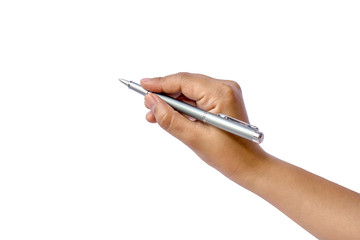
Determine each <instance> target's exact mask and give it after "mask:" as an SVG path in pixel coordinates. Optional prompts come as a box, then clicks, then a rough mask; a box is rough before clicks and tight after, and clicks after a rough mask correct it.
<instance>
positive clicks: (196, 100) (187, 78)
mask: <svg viewBox="0 0 360 240" xmlns="http://www.w3.org/2000/svg"><path fill="white" fill-rule="evenodd" d="M141 85H142V86H143V87H144V88H145V89H147V90H149V91H152V92H163V93H166V94H168V95H171V96H173V97H177V98H178V99H180V100H182V101H185V102H187V103H190V104H192V105H194V106H197V107H198V108H201V109H203V110H205V111H210V112H212V113H214V114H217V113H223V114H226V115H229V116H232V117H235V118H238V119H240V120H242V121H245V122H248V117H247V114H246V109H245V105H244V102H243V99H242V93H241V89H240V86H239V85H238V84H237V83H236V82H233V81H226V80H218V79H214V78H211V77H208V76H204V75H201V74H190V73H178V74H173V75H169V76H166V77H159V78H151V79H149V78H146V79H142V81H141ZM145 106H146V107H147V108H148V109H150V112H148V113H147V115H146V119H147V121H149V122H151V123H158V124H159V125H160V126H161V127H162V128H163V129H165V130H166V131H167V132H169V133H170V134H172V135H173V136H174V137H176V138H178V139H179V140H181V141H182V142H183V143H184V144H186V145H187V146H189V147H190V148H191V149H192V150H193V151H194V152H195V153H196V154H197V155H198V156H199V157H200V158H201V159H202V160H204V161H205V162H206V163H208V164H209V165H210V166H212V167H214V168H216V169H217V170H218V171H220V172H221V173H223V174H224V175H225V176H226V177H228V178H229V179H231V180H233V181H234V182H236V183H238V184H239V185H240V186H242V187H244V188H246V189H248V190H249V191H252V192H254V193H255V194H257V195H258V196H260V197H262V198H263V199H265V200H266V201H268V202H269V203H271V204H272V205H274V206H275V207H276V208H278V209H279V210H280V211H282V212H283V213H284V214H286V215H287V216H288V217H289V218H291V219H292V220H294V221H295V222H297V223H298V224H299V225H300V226H302V227H303V228H304V229H306V230H307V231H308V232H310V233H311V234H313V235H314V236H315V237H317V238H319V239H360V194H359V193H356V192H354V191H351V190H349V189H347V188H344V187H342V186H340V185H337V184H335V183H333V182H331V181H328V180H326V179H324V178H321V177H319V176H317V175H315V174H312V173H310V172H308V171H306V170H304V169H301V168H299V167H296V166H294V165H291V164H289V163H287V162H284V161H282V160H280V159H278V158H276V157H274V156H272V155H270V154H268V153H267V152H265V151H264V150H263V149H262V148H261V147H260V146H259V145H258V144H256V143H252V142H250V141H248V140H245V139H243V138H241V137H237V136H235V135H232V134H230V133H227V132H225V131H222V130H219V129H217V128H215V127H212V126H209V125H207V124H204V123H202V122H199V121H192V120H191V119H189V118H188V117H186V116H184V115H182V114H180V113H178V112H176V111H175V110H173V109H172V108H171V107H170V106H169V105H167V104H166V103H165V102H164V101H162V100H161V99H160V98H159V97H158V96H156V95H155V94H151V93H149V94H147V95H146V96H145Z"/></svg>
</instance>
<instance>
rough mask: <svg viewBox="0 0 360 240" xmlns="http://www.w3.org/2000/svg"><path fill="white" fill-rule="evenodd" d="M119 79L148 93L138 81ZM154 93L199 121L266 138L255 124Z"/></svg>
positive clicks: (248, 136)
mask: <svg viewBox="0 0 360 240" xmlns="http://www.w3.org/2000/svg"><path fill="white" fill-rule="evenodd" d="M119 80H120V82H122V83H123V84H125V85H126V86H128V88H129V89H131V90H134V91H135V92H137V93H140V94H141V95H144V96H145V95H146V94H147V93H148V91H147V90H145V89H144V88H142V87H141V85H139V84H137V83H134V82H132V81H128V80H125V79H119ZM154 94H156V95H158V96H159V97H160V98H161V99H162V100H164V101H165V102H166V103H167V104H169V105H170V106H171V107H172V108H174V109H175V110H177V111H179V112H181V113H183V114H186V115H188V116H190V117H193V118H195V119H197V120H199V121H202V122H204V123H208V124H210V125H213V126H215V127H218V128H220V129H222V130H224V131H227V132H230V133H232V134H235V135H237V136H240V137H243V138H246V139H248V140H251V141H253V142H256V143H261V142H262V141H263V139H264V134H263V133H261V132H259V129H258V128H257V127H255V126H253V125H250V124H248V123H245V122H242V121H240V120H237V119H234V118H231V117H228V116H226V115H223V114H218V115H215V114H213V113H210V112H206V111H204V110H201V109H198V108H196V107H194V106H191V105H189V104H187V103H184V102H181V101H178V100H176V99H174V98H171V97H169V96H166V95H163V94H160V93H154Z"/></svg>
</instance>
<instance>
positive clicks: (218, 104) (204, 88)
mask: <svg viewBox="0 0 360 240" xmlns="http://www.w3.org/2000/svg"><path fill="white" fill-rule="evenodd" d="M120 81H121V82H122V83H124V84H125V85H127V86H128V87H129V88H130V89H132V90H134V91H136V92H138V93H140V94H142V95H145V106H146V107H147V108H148V109H150V112H149V113H148V114H147V115H146V119H147V120H148V121H149V122H151V123H156V122H157V123H158V124H159V125H160V126H161V127H162V128H163V129H165V130H166V131H167V132H169V133H170V134H172V135H173V136H175V137H176V138H178V139H180V140H181V141H182V142H184V143H185V144H186V145H188V146H189V147H190V148H191V149H192V150H194V151H195V152H196V153H197V154H198V155H199V156H200V157H201V158H202V159H203V160H205V161H206V162H207V163H208V164H210V165H211V166H213V167H215V168H217V169H218V170H220V171H221V172H222V173H223V174H225V175H227V176H230V175H232V174H233V171H234V170H235V169H239V168H241V167H242V164H244V162H243V161H242V160H240V161H239V158H240V159H244V161H245V162H246V160H245V159H249V157H250V155H254V153H255V152H256V154H262V153H263V151H262V149H261V148H260V147H259V146H257V145H258V144H255V143H260V142H261V141H262V139H263V134H262V133H261V132H259V130H258V129H257V128H256V127H255V126H253V125H250V124H248V121H249V120H248V117H247V114H246V110H245V106H244V103H243V100H242V96H241V89H240V87H239V85H238V84H237V83H236V82H234V81H226V80H218V79H214V78H210V77H207V76H204V75H200V74H190V73H178V74H174V75H170V76H166V77H162V78H151V79H150V78H146V79H142V80H141V85H142V86H140V85H138V84H136V83H133V82H129V81H126V80H124V79H120ZM154 93H156V94H154ZM158 93H163V94H158ZM165 94H166V95H165ZM168 95H170V96H171V97H173V98H169V97H168ZM174 98H176V100H175V101H174ZM163 100H165V101H166V102H165V101H163ZM177 100H179V101H180V102H179V101H177ZM183 102H185V103H187V104H183ZM169 105H171V106H172V107H170V106H169ZM189 105H190V106H189ZM173 108H175V109H176V110H177V111H176V110H174V109H173ZM179 112H180V113H179ZM181 113H182V114H181ZM184 114H186V115H184ZM189 116H190V117H189ZM228 116H231V117H228ZM189 119H190V120H189ZM194 119H197V120H199V121H194ZM214 126H215V127H214ZM224 130H225V131H224ZM249 140H250V141H249ZM254 142H255V143H254ZM239 144H241V146H242V147H241V148H238V147H235V146H237V145H239ZM232 146H233V147H232ZM229 149H232V150H231V151H229ZM228 155H229V156H228ZM251 158H252V157H251ZM224 163H225V164H224ZM245 165H246V163H245Z"/></svg>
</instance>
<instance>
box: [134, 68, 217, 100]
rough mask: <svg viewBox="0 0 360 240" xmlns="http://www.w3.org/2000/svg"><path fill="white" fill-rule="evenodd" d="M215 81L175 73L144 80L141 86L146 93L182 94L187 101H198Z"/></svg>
mask: <svg viewBox="0 0 360 240" xmlns="http://www.w3.org/2000/svg"><path fill="white" fill-rule="evenodd" d="M215 82H216V80H215V79H214V78H211V77H208V76H205V75H202V74H193V73H183V72H182V73H176V74H172V75H168V76H165V77H156V78H145V79H142V80H141V82H140V83H141V85H142V86H143V87H144V88H145V89H146V90H148V91H151V92H157V93H161V92H163V93H166V94H177V93H182V94H183V95H184V96H186V97H187V98H189V99H192V100H194V101H199V100H201V99H202V98H204V97H205V96H206V95H207V94H209V93H208V92H209V91H210V89H212V85H214V83H215Z"/></svg>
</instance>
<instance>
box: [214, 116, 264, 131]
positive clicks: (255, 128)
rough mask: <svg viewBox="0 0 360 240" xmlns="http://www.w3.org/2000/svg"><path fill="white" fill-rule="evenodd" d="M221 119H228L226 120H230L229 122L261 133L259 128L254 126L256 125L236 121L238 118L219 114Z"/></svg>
mask: <svg viewBox="0 0 360 240" xmlns="http://www.w3.org/2000/svg"><path fill="white" fill-rule="evenodd" d="M217 115H218V116H219V117H221V118H223V119H226V120H229V121H234V122H237V123H240V124H241V125H244V126H246V127H249V128H251V129H254V130H255V131H259V128H258V127H256V126H254V125H251V124H250V123H246V122H243V121H241V120H239V119H236V118H233V117H229V116H227V115H225V114H222V113H218V114H217Z"/></svg>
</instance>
